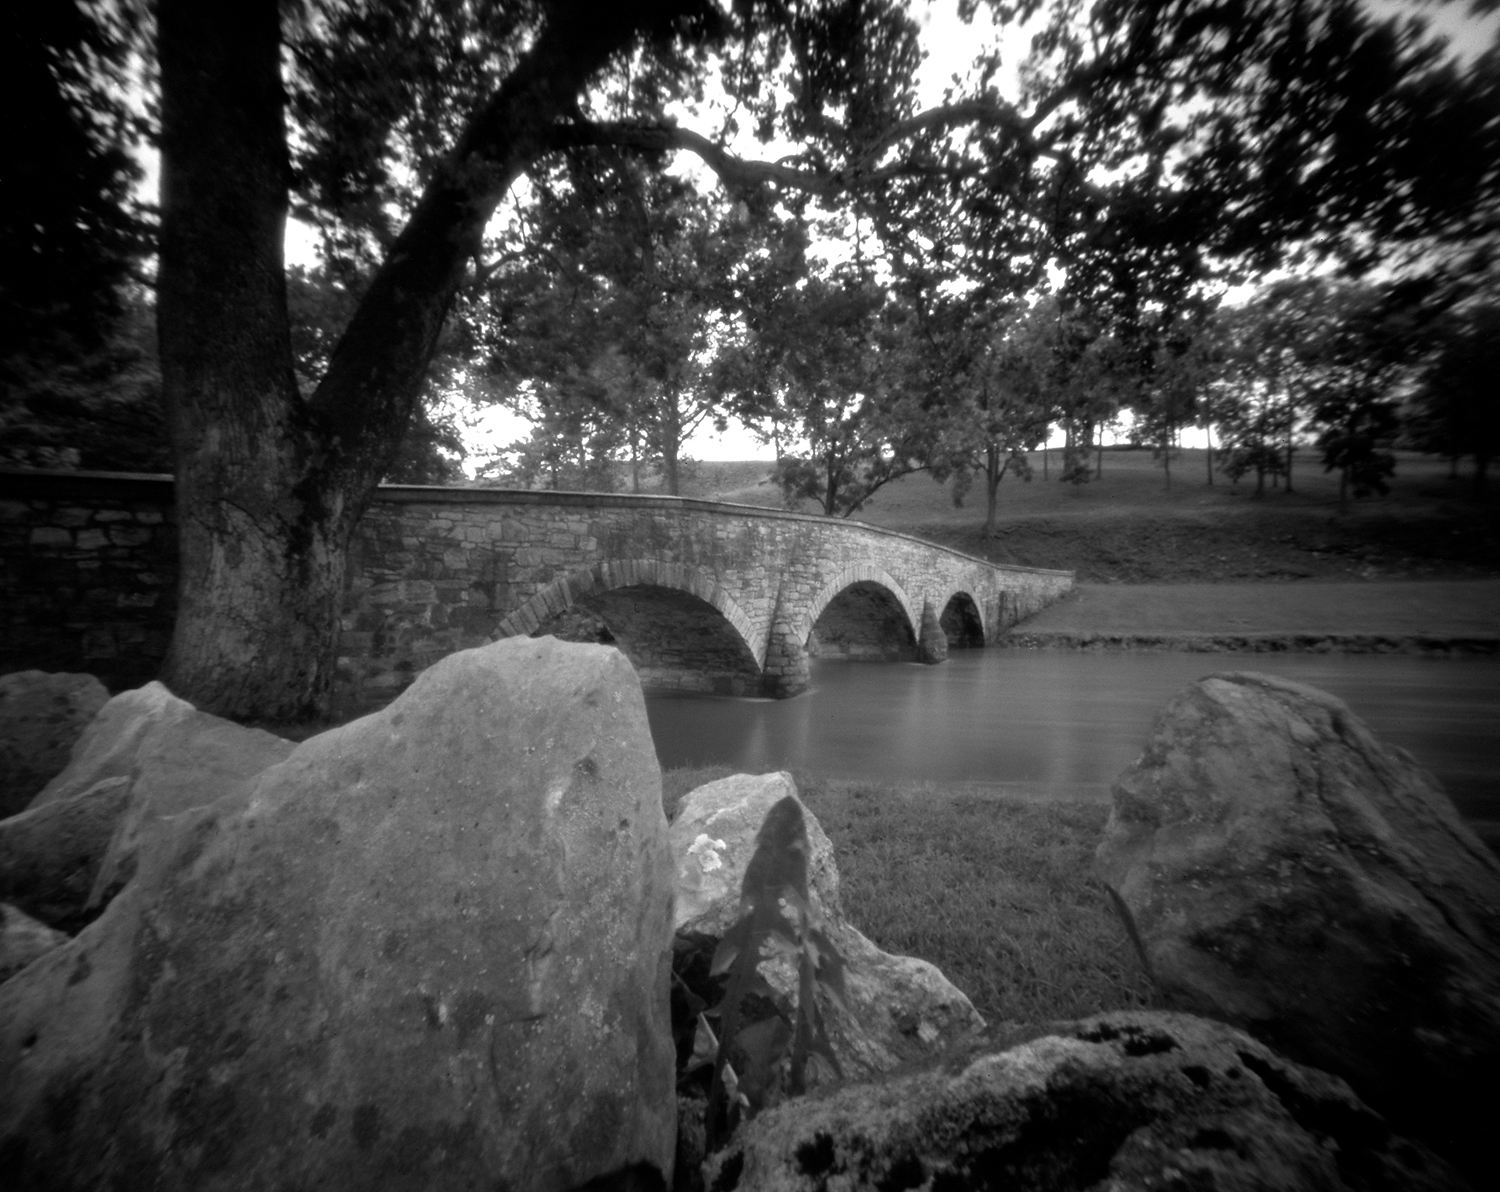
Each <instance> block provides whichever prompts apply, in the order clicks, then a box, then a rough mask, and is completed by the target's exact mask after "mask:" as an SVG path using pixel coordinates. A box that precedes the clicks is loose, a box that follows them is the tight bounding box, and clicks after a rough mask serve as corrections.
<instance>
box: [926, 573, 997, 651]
mask: <svg viewBox="0 0 1500 1192" xmlns="http://www.w3.org/2000/svg"><path fill="white" fill-rule="evenodd" d="M938 624H939V625H940V626H942V629H943V633H944V635H946V637H947V638H948V645H949V647H950V648H957V649H964V648H968V647H974V646H982V645H984V644H985V642H986V641H987V640H988V639H989V634H988V632H987V631H986V629H985V624H984V606H983V605H982V604H980V602H979V601H978V599H976V598H975V596H974V593H973V592H971V591H969V590H968V589H966V588H956V589H954V590H953V591H952V592H950V593H949V594H948V599H947V600H945V601H944V602H943V608H942V612H941V613H940V614H939V616H938Z"/></svg>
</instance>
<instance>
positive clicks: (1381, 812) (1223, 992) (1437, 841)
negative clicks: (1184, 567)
mask: <svg viewBox="0 0 1500 1192" xmlns="http://www.w3.org/2000/svg"><path fill="white" fill-rule="evenodd" d="M1113 798H1114V809H1113V812H1112V814H1111V816H1110V820H1109V824H1108V826H1107V828H1106V832H1105V838H1104V841H1103V843H1102V844H1101V845H1100V847H1099V851H1098V865H1099V869H1100V871H1101V874H1102V876H1103V878H1104V880H1105V881H1106V882H1107V883H1108V884H1109V886H1110V888H1111V889H1112V890H1113V891H1114V892H1115V894H1116V895H1117V897H1118V903H1119V905H1120V907H1121V908H1122V909H1123V911H1124V912H1125V914H1126V916H1127V920H1128V924H1129V925H1130V927H1131V929H1132V932H1133V934H1134V936H1135V938H1136V939H1137V941H1138V944H1139V946H1140V948H1141V950H1142V953H1143V956H1144V959H1145V961H1146V964H1147V966H1148V968H1149V969H1150V972H1151V975H1152V977H1153V978H1154V979H1155V981H1156V984H1157V986H1158V988H1159V989H1160V990H1161V992H1162V994H1163V995H1164V997H1165V998H1166V999H1167V1004H1169V1005H1172V1006H1175V1007H1178V1008H1181V1009H1187V1010H1193V1011H1196V1012H1199V1013H1203V1014H1208V1015H1212V1016H1214V1017H1216V1018H1222V1019H1225V1020H1226V1021H1229V1022H1233V1023H1236V1024H1239V1025H1242V1026H1244V1027H1246V1028H1247V1029H1249V1030H1250V1031H1251V1032H1252V1033H1254V1034H1255V1035H1256V1036H1257V1037H1259V1038H1262V1039H1264V1040H1266V1041H1267V1042H1268V1043H1270V1044H1271V1045H1272V1046H1274V1047H1276V1048H1278V1049H1279V1050H1281V1051H1284V1052H1285V1053H1286V1054H1288V1055H1290V1056H1292V1057H1293V1058H1295V1059H1298V1060H1301V1061H1302V1062H1304V1063H1308V1064H1312V1065H1314V1066H1316V1067H1319V1068H1324V1069H1326V1070H1328V1071H1330V1072H1334V1073H1336V1074H1338V1075H1340V1076H1342V1077H1344V1078H1345V1079H1347V1080H1348V1081H1349V1082H1350V1083H1351V1084H1352V1085H1353V1086H1354V1088H1355V1090H1356V1092H1358V1093H1359V1094H1360V1096H1362V1097H1363V1098H1364V1099H1365V1100H1367V1101H1368V1102H1370V1103H1371V1104H1372V1105H1374V1106H1375V1107H1376V1108H1377V1109H1379V1110H1380V1111H1381V1112H1382V1113H1385V1114H1386V1115H1387V1116H1389V1117H1391V1118H1392V1119H1393V1120H1394V1121H1395V1122H1396V1123H1397V1124H1398V1125H1399V1126H1400V1127H1401V1128H1402V1129H1403V1130H1406V1131H1409V1132H1411V1133H1414V1134H1417V1135H1419V1136H1420V1137H1422V1138H1424V1139H1426V1140H1427V1141H1429V1142H1430V1143H1431V1144H1432V1145H1433V1146H1434V1147H1436V1148H1437V1149H1439V1150H1441V1151H1443V1152H1444V1153H1447V1154H1450V1155H1452V1156H1453V1157H1455V1159H1456V1160H1457V1161H1459V1162H1460V1163H1461V1164H1462V1165H1464V1166H1465V1167H1466V1168H1468V1169H1469V1170H1473V1169H1474V1165H1475V1164H1476V1163H1479V1164H1483V1163H1490V1162H1492V1159H1491V1158H1490V1157H1489V1154H1488V1152H1489V1151H1490V1149H1491V1147H1492V1145H1493V1132H1494V1128H1495V1125H1494V1124H1495V1122H1496V1121H1497V1120H1500V1097H1497V1092H1496V1090H1497V1087H1500V1085H1497V1083H1496V1081H1495V1078H1494V1077H1495V1072H1496V1071H1497V1070H1500V863H1497V861H1496V858H1495V855H1494V854H1493V853H1492V852H1490V850H1489V849H1487V848H1486V847H1485V846H1484V845H1483V844H1482V843H1481V842H1480V841H1479V840H1478V839H1477V838H1476V837H1475V836H1474V835H1473V833H1471V832H1470V831H1469V830H1468V829H1467V828H1465V826H1464V825H1463V823H1462V821H1461V820H1460V819H1459V817H1458V814H1457V813H1456V812H1455V810H1454V808H1453V805H1452V803H1451V802H1450V801H1449V800H1448V798H1447V797H1446V795H1444V793H1443V791H1442V790H1441V788H1440V787H1439V786H1438V784H1437V782H1436V781H1435V780H1434V779H1433V778H1432V777H1431V776H1430V775H1429V774H1428V773H1427V772H1426V771H1424V770H1423V769H1422V768H1421V767H1420V766H1418V765H1417V764H1416V763H1415V761H1413V759H1412V758H1411V757H1410V756H1409V755H1408V754H1406V753H1404V752H1402V751H1401V750H1398V749H1393V748H1389V747H1387V746H1385V745H1382V744H1381V742H1379V741H1378V740H1377V739H1376V738H1375V737H1374V736H1373V735H1372V734H1371V733H1370V731H1369V730H1368V729H1367V728H1366V727H1365V726H1364V725H1363V724H1362V723H1360V721H1359V720H1358V719H1357V718H1356V717H1355V716H1354V715H1353V714H1352V713H1351V712H1350V711H1349V709H1348V708H1347V707H1346V706H1345V705H1344V704H1343V703H1341V702H1340V701H1339V700H1337V699H1335V698H1334V697H1332V696H1330V695H1327V694H1325V693H1323V692H1321V691H1316V690H1314V689H1312V688H1310V687H1304V686H1301V685H1299V684H1296V683H1291V682H1287V681H1286V680H1283V679H1277V678H1273V677H1271V676H1268V675H1258V674H1224V675H1215V676H1212V677H1210V678H1207V679H1204V680H1201V681H1200V682H1197V683H1194V684H1192V685H1191V686H1190V687H1188V688H1187V689H1186V690H1184V691H1183V692H1181V693H1179V694H1178V695H1177V696H1176V697H1175V698H1174V699H1173V700H1172V701H1171V703H1169V704H1168V705H1167V707H1166V708H1165V710H1164V711H1163V712H1162V713H1161V715H1160V716H1159V717H1158V719H1157V721H1156V724H1155V727H1154V728H1153V730H1152V734H1151V738H1150V741H1149V742H1148V744H1147V746H1146V749H1145V752H1144V753H1143V754H1142V755H1141V757H1140V758H1139V760H1137V761H1136V762H1135V764H1133V765H1132V766H1131V767H1130V768H1129V769H1127V770H1126V771H1125V772H1124V773H1123V774H1122V775H1121V776H1120V778H1119V779H1118V781H1116V783H1115V785H1114V791H1113Z"/></svg>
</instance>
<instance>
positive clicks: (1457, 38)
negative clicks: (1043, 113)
mask: <svg viewBox="0 0 1500 1192" xmlns="http://www.w3.org/2000/svg"><path fill="white" fill-rule="evenodd" d="M1364 2H1365V4H1366V5H1367V6H1368V7H1369V8H1371V9H1373V10H1375V11H1376V12H1378V13H1381V14H1382V15H1384V14H1386V13H1396V12H1401V11H1406V12H1418V13H1420V14H1421V15H1423V16H1424V17H1425V18H1426V19H1427V21H1428V22H1429V24H1430V25H1431V26H1432V27H1433V28H1434V30H1435V31H1438V32H1441V33H1443V34H1444V35H1446V36H1447V37H1448V38H1449V42H1450V45H1451V46H1452V48H1453V49H1454V50H1455V52H1457V53H1458V54H1460V55H1462V56H1464V57H1466V58H1467V57H1470V56H1473V55H1475V54H1477V53H1479V52H1480V51H1482V50H1483V49H1484V48H1485V47H1486V46H1487V45H1489V44H1490V43H1491V42H1492V41H1493V39H1494V38H1495V36H1496V32H1497V29H1500V12H1495V13H1491V14H1489V15H1488V16H1487V17H1484V18H1476V17H1475V16H1473V15H1472V14H1471V13H1470V12H1469V5H1468V4H1467V3H1465V2H1458V3H1448V4H1422V3H1420V2H1418V0H1364ZM914 8H915V10H916V12H917V19H918V22H919V24H920V25H921V26H922V30H923V33H922V40H923V48H924V49H925V50H926V52H927V58H926V60H925V61H924V62H923V64H922V68H921V72H920V75H919V78H918V94H919V97H920V102H921V105H922V106H923V107H924V108H925V107H932V106H936V105H937V104H939V103H941V102H942V97H943V90H944V88H945V87H946V86H948V85H949V83H950V80H951V77H952V76H953V75H954V74H958V75H960V76H961V75H963V74H964V73H965V72H966V71H967V69H968V66H969V64H970V62H972V60H973V58H974V55H975V54H976V52H977V51H978V50H979V48H980V47H981V45H983V44H985V43H987V42H989V41H990V40H991V39H993V38H994V37H995V36H997V33H996V31H995V30H993V29H992V28H991V27H990V25H989V22H988V18H987V16H986V15H985V13H984V12H983V10H982V11H981V14H980V16H978V17H977V18H976V20H975V22H974V24H973V25H965V24H964V23H963V22H962V21H960V20H959V19H958V16H957V11H956V10H957V5H956V3H955V2H954V0H926V2H925V3H924V2H918V3H916V4H915V5H914ZM1029 36H1030V35H1029V33H1028V32H1026V31H1023V30H1020V29H1010V30H1006V31H1004V37H1005V40H1004V41H1003V42H1002V46H1001V50H1002V54H1001V60H1002V67H1001V73H1000V75H999V76H998V78H997V83H998V85H999V87H1000V90H1001V92H1002V94H1010V95H1014V94H1015V93H1016V90H1017V88H1016V83H1015V69H1016V66H1017V65H1018V64H1019V63H1020V61H1021V59H1022V58H1023V57H1024V55H1025V52H1026V49H1027V47H1028V42H1029ZM684 123H688V121H686V120H685V121H684ZM690 126H696V127H700V128H703V127H708V125H707V124H706V123H704V122H700V121H694V122H693V123H692V124H690ZM739 151H740V152H741V153H742V154H744V155H746V156H753V157H765V158H774V157H775V156H776V155H777V153H778V149H777V147H776V146H775V145H771V146H765V147H762V146H759V145H757V144H755V143H754V142H753V141H749V140H748V138H747V144H746V145H744V146H741V147H740V149H739ZM782 151H785V150H782ZM680 156H681V158H683V159H687V160H685V161H684V162H683V164H682V165H681V166H680V167H679V168H680V169H682V170H684V171H685V172H698V171H699V170H700V169H701V166H699V165H698V164H696V163H697V159H696V158H691V157H690V155H687V154H683V155H680ZM154 164H155V163H154V162H153V163H151V165H152V166H153V167H154ZM151 173H152V175H153V177H152V179H151V182H150V184H151V185H152V187H153V189H154V185H155V177H154V175H155V170H154V168H153V169H152V170H151ZM286 255H287V260H288V261H289V262H293V263H302V264H311V263H313V262H314V261H315V260H316V257H317V252H316V240H315V238H314V236H313V233H312V231H311V229H309V228H307V227H306V226H305V225H302V224H299V223H297V222H296V221H295V220H289V221H288V226H287V239H286ZM1233 298H1234V296H1233V295H1231V300H1233ZM466 421H467V422H468V423H469V426H468V429H467V430H466V432H465V435H464V438H465V441H466V444H467V445H468V446H469V447H470V459H469V460H468V461H467V465H466V470H467V471H469V473H470V474H471V475H472V473H473V469H474V467H475V465H476V464H478V463H480V462H482V460H481V459H479V458H477V457H479V456H482V455H484V454H487V453H488V452H489V451H490V450H493V449H494V448H495V447H503V446H505V445H506V444H508V443H511V442H513V441H515V440H517V439H522V438H525V437H527V435H528V434H529V424H528V423H527V422H526V420H525V419H523V418H521V417H519V416H517V415H515V414H512V413H511V412H509V411H507V410H503V409H500V408H498V407H491V408H490V409H488V410H486V411H484V412H483V413H481V414H478V415H475V414H473V413H472V412H471V413H470V414H469V415H468V416H467V418H466ZM1061 433H1062V432H1061V430H1060V429H1059V430H1058V431H1057V432H1056V434H1055V436H1054V437H1055V438H1056V439H1057V443H1053V444H1049V445H1052V446H1056V445H1058V444H1060V442H1061ZM1197 435H1198V438H1199V439H1201V432H1197ZM1185 445H1190V446H1202V445H1203V444H1202V443H1201V442H1200V441H1193V442H1191V443H1186V442H1185ZM686 454H687V456H689V457H690V458H693V459H700V460H757V459H763V460H766V461H771V460H773V459H774V458H775V452H774V451H773V449H772V448H771V446H770V445H769V444H766V443H761V442H760V441H759V440H758V439H757V438H756V437H755V436H754V434H753V433H752V432H751V431H749V430H748V429H747V428H746V427H744V426H742V425H740V424H739V423H737V422H735V423H732V424H731V426H730V428H729V430H728V431H727V432H725V433H724V434H722V435H719V434H716V433H714V432H713V431H712V429H711V428H708V429H704V430H700V431H699V432H697V433H696V434H694V435H693V436H692V437H691V438H690V439H689V440H688V442H687V444H686Z"/></svg>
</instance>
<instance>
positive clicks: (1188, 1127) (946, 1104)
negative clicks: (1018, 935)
mask: <svg viewBox="0 0 1500 1192" xmlns="http://www.w3.org/2000/svg"><path fill="white" fill-rule="evenodd" d="M704 1176H705V1184H706V1186H707V1188H708V1189H710V1190H711V1192H792V1190H798V1192H802V1190H805V1192H814V1190H816V1192H824V1190H825V1189H856V1188H880V1189H905V1188H933V1189H962V1188H1017V1189H1026V1190H1027V1192H1052V1190H1054V1189H1056V1190H1059V1192H1060V1190H1063V1189H1067V1190H1070V1192H1071V1190H1073V1189H1083V1188H1107V1189H1109V1190H1110V1192H1135V1190H1137V1189H1139V1190H1141V1192H1144V1190H1145V1189H1148V1188H1154V1189H1162V1188H1167V1189H1173V1188H1175V1189H1194V1190H1198V1192H1216V1190H1222V1192H1231V1190H1240V1189H1246V1190H1248V1189H1257V1190H1262V1192H1280V1190H1285V1192H1304V1190H1306V1189H1325V1190H1333V1189H1342V1188H1350V1189H1355V1188H1357V1189H1361V1190H1362V1192H1374V1190H1376V1189H1390V1190H1391V1192H1407V1190H1410V1189H1418V1188H1421V1189H1429V1190H1434V1192H1435V1190H1436V1189H1460V1188H1463V1187H1464V1186H1465V1185H1464V1183H1463V1180H1462V1178H1461V1177H1460V1176H1458V1174H1457V1173H1456V1172H1454V1171H1453V1170H1452V1168H1450V1167H1448V1166H1447V1165H1446V1164H1444V1163H1443V1162H1442V1160H1440V1159H1438V1158H1437V1157H1436V1156H1434V1155H1432V1154H1431V1152H1429V1151H1426V1150H1425V1149H1424V1148H1422V1147H1421V1146H1419V1145H1417V1144H1414V1143H1411V1142H1407V1141H1405V1140H1404V1139H1401V1138H1398V1137H1394V1136H1393V1135H1392V1134H1391V1132H1390V1130H1389V1129H1388V1128H1387V1127H1386V1124H1385V1122H1384V1121H1383V1120H1382V1119H1381V1118H1380V1117H1379V1116H1378V1115H1377V1114H1375V1113H1374V1112H1373V1111H1371V1110H1370V1109H1368V1108H1366V1107H1365V1106H1364V1105H1363V1104H1362V1103H1361V1102H1360V1101H1359V1100H1358V1099H1357V1098H1355V1097H1354V1095H1353V1094H1352V1093H1351V1092H1350V1090H1349V1088H1348V1086H1347V1085H1345V1084H1344V1083H1343V1082H1342V1081H1340V1080H1337V1079H1335V1078H1333V1077H1331V1076H1327V1075H1325V1074H1324V1073H1321V1072H1316V1071H1313V1070H1312V1069H1308V1068H1303V1067H1300V1066H1298V1065H1296V1064H1293V1063H1291V1062H1289V1061H1287V1060H1284V1059H1282V1058H1281V1057H1280V1056H1278V1055H1277V1054H1276V1053H1275V1052H1273V1051H1271V1050H1270V1049H1269V1048H1267V1047H1265V1046H1263V1045H1261V1044H1260V1043H1257V1042H1256V1041H1255V1040H1253V1039H1251V1038H1250V1037H1249V1036H1247V1035H1244V1034H1242V1033H1240V1032H1239V1031H1236V1030H1234V1029H1233V1028H1231V1027H1227V1026H1222V1025H1220V1024H1218V1023H1214V1022H1207V1021H1204V1020H1202V1019H1196V1018H1192V1017H1189V1016H1187V1015H1181V1014H1164V1013H1118V1014H1105V1015H1100V1016H1098V1017H1095V1018H1090V1019H1085V1020H1084V1021H1082V1022H1078V1023H1070V1024H1063V1025H1062V1026H1059V1027H1054V1028H1052V1030H1051V1033H1049V1034H1047V1035H1045V1036H1043V1037H1041V1038H1036V1039H1032V1040H1030V1041H1029V1042H1025V1043H1022V1044H1021V1045H1020V1046H1015V1047H1011V1048H1009V1049H1008V1050H986V1049H981V1050H978V1051H977V1052H976V1051H975V1050H974V1049H964V1050H962V1051H960V1052H959V1053H956V1054H954V1055H952V1056H949V1057H946V1058H945V1060H944V1061H943V1062H941V1063H939V1064H937V1065H935V1066H933V1067H930V1068H928V1069H927V1070H925V1071H920V1072H916V1073H913V1074H909V1075H903V1076H900V1077H897V1078H892V1079H888V1080H885V1081H882V1082H872V1083H868V1084H857V1085H849V1086H846V1087H843V1088H840V1089H837V1090H835V1091H833V1092H831V1093H829V1094H828V1095H826V1096H822V1097H809V1098H804V1099H801V1100H795V1101H788V1102H785V1103H783V1104H781V1105H779V1106H777V1107H775V1108H774V1109H771V1110H769V1111H767V1112H766V1113H764V1114H762V1115H760V1116H759V1117H756V1118H752V1119H751V1120H750V1121H749V1122H747V1123H745V1124H744V1125H742V1126H741V1127H740V1128H739V1130H737V1131H736V1132H735V1134H734V1136H733V1137H732V1138H731V1139H730V1141H729V1144H728V1146H726V1147H725V1148H724V1149H723V1150H722V1151H720V1152H719V1153H718V1154H716V1155H714V1156H713V1157H712V1158H711V1159H710V1160H709V1162H708V1163H707V1164H706V1165H705V1169H704Z"/></svg>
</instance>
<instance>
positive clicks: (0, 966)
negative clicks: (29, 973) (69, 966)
mask: <svg viewBox="0 0 1500 1192" xmlns="http://www.w3.org/2000/svg"><path fill="white" fill-rule="evenodd" d="M67 942H68V937H67V936H66V935H65V934H63V933H62V932H61V931H54V930H53V929H52V928H50V927H48V926H47V925H46V924H45V923H38V922H37V921H36V920H35V919H33V918H32V917H31V916H30V915H28V914H25V913H23V912H22V911H20V910H18V909H17V908H16V907H13V906H9V905H7V904H6V903H3V902H0V984H3V983H4V982H6V981H9V980H10V979H11V978H12V977H14V976H15V975H16V974H17V973H19V972H20V971H21V970H22V969H23V968H25V967H26V966H27V965H28V964H30V963H31V962H32V961H33V960H35V959H36V958H37V957H38V956H45V955H46V954H47V953H48V952H50V951H52V949H53V948H58V947H61V946H62V945H63V944H65V943H67Z"/></svg>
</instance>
